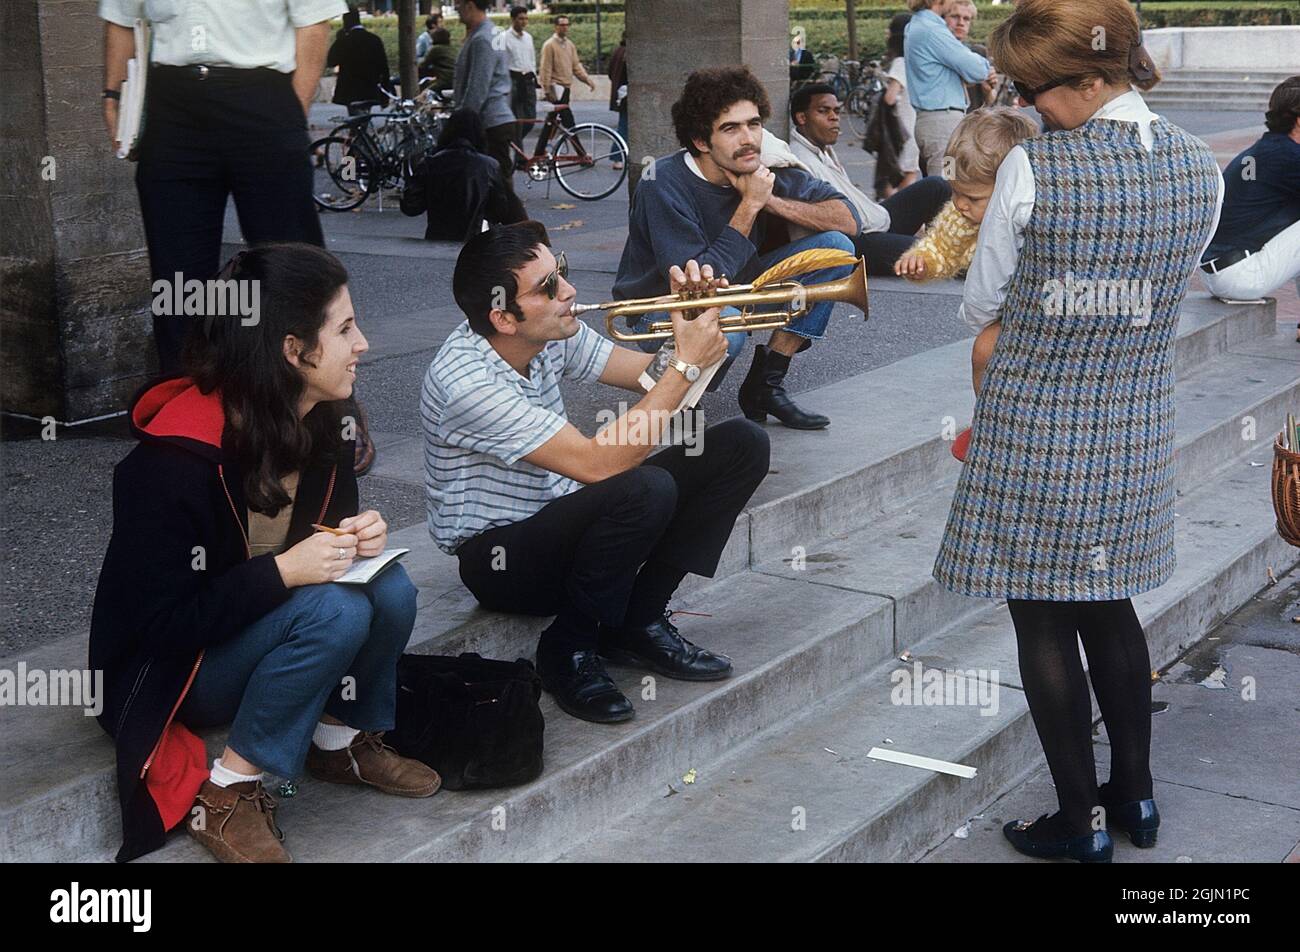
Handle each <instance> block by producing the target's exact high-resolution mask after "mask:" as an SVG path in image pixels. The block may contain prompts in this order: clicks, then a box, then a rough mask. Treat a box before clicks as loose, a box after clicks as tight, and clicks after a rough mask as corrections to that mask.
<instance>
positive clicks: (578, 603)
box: [420, 221, 768, 723]
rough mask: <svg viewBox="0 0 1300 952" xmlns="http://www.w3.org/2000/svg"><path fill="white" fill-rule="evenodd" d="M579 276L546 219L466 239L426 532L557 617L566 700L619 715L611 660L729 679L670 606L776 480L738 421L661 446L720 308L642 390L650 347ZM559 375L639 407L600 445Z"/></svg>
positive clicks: (678, 331)
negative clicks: (601, 310) (607, 389)
mask: <svg viewBox="0 0 1300 952" xmlns="http://www.w3.org/2000/svg"><path fill="white" fill-rule="evenodd" d="M567 273H568V263H567V261H566V259H565V256H564V254H563V253H561V254H560V255H558V257H557V256H556V255H553V254H552V253H551V249H550V247H549V243H548V239H547V236H546V229H545V228H544V227H543V226H542V225H541V224H540V223H539V222H535V221H526V222H520V223H518V224H515V225H503V226H500V227H497V228H492V229H490V230H488V231H485V232H481V233H480V234H477V235H475V236H473V237H472V238H470V240H469V241H467V242H466V243H465V247H464V248H463V249H461V253H460V257H459V258H458V259H457V261H456V270H455V273H454V276H453V278H452V292H453V294H454V295H455V297H456V303H457V304H458V305H459V306H460V309H461V310H462V311H464V312H465V315H466V320H465V321H464V322H462V323H461V324H460V326H459V327H457V328H456V329H455V330H453V331H452V332H451V334H450V335H449V336H448V337H447V340H446V342H445V343H444V344H443V345H442V347H441V348H439V350H438V353H437V355H436V356H435V357H434V359H433V362H432V363H431V364H430V365H429V371H428V373H427V374H426V375H425V378H424V386H423V389H422V392H421V396H420V416H421V420H422V423H423V429H424V438H425V453H424V459H425V493H426V499H427V505H428V512H429V531H430V533H431V534H432V535H433V539H434V541H435V542H436V543H437V545H438V547H439V548H440V549H442V550H443V551H444V552H448V553H452V554H454V555H456V557H457V558H458V560H459V562H460V577H461V579H462V580H463V581H464V583H465V585H466V587H468V588H469V590H470V591H471V592H472V593H473V594H474V597H475V598H477V599H478V601H479V603H480V604H482V605H483V606H484V607H485V608H489V609H494V610H497V611H505V612H518V613H525V614H531V615H554V616H555V620H554V621H553V622H551V624H550V625H549V626H548V627H547V628H546V630H545V631H543V632H542V634H541V638H540V640H539V641H538V645H537V670H538V673H539V674H540V675H541V678H542V684H543V686H544V687H545V688H546V690H548V691H550V692H551V693H552V694H553V695H554V696H555V701H556V703H557V704H558V705H559V706H560V708H561V709H562V710H564V711H567V712H568V713H569V714H572V715H573V716H574V717H578V718H582V719H583V720H588V721H596V722H602V723H608V722H614V721H625V720H627V719H628V718H630V717H632V716H633V715H634V710H633V708H632V705H631V703H630V702H629V701H628V699H627V698H626V697H625V696H624V695H623V693H622V692H621V691H620V690H619V689H618V687H617V686H616V685H615V683H614V682H613V681H612V680H611V679H610V677H609V675H608V674H607V673H606V672H605V668H604V666H603V664H602V662H601V660H600V656H604V657H607V658H611V659H613V660H616V661H619V662H622V663H628V664H633V665H636V666H639V667H646V668H649V669H651V670H652V671H655V672H657V673H659V674H662V675H664V676H665V677H670V678H679V679H683V680H688V681H711V680H716V679H718V678H725V677H727V676H728V675H729V674H730V673H731V662H730V661H729V660H728V659H727V658H726V657H723V656H721V655H717V654H714V653H712V652H710V651H706V650H705V649H703V648H699V647H697V646H695V645H693V644H691V643H690V642H689V641H687V640H686V639H685V638H683V637H681V635H680V633H679V632H678V630H677V628H676V627H675V626H674V625H673V624H672V622H671V621H670V618H669V614H668V612H667V605H668V600H669V599H670V598H671V597H672V595H673V593H674V592H675V591H676V589H677V586H678V585H679V584H680V583H681V581H682V579H683V578H684V577H685V576H686V575H687V574H688V573H692V572H693V573H695V574H696V575H703V576H706V577H711V576H712V575H713V573H714V572H715V571H716V569H717V566H718V559H719V557H720V556H721V554H722V549H723V546H725V545H726V543H727V539H728V538H729V537H730V535H731V531H732V527H733V525H734V524H735V521H736V517H737V516H738V515H739V514H740V512H741V510H742V509H743V508H744V506H745V504H746V503H747V502H748V501H749V497H750V496H751V495H752V494H753V492H754V489H755V488H756V487H757V486H758V484H759V483H760V482H761V481H762V480H763V478H764V477H765V476H766V475H767V467H768V439H767V434H766V433H765V432H764V431H763V429H762V428H761V427H759V426H757V425H755V424H754V423H751V422H749V421H748V420H744V419H732V420H727V421H725V422H723V423H719V424H717V425H716V426H711V427H709V428H708V429H706V430H705V431H704V432H703V433H698V434H695V438H694V439H693V440H688V441H684V442H683V443H682V444H679V445H674V446H669V447H667V448H665V449H662V450H660V451H659V452H657V453H653V455H652V451H653V450H654V449H655V447H656V445H658V444H659V443H660V440H661V434H662V432H663V430H664V425H665V423H666V422H667V419H668V418H669V417H670V415H672V414H673V411H674V410H675V409H676V408H677V406H678V404H679V403H680V402H681V401H682V399H683V398H684V397H685V396H686V394H687V390H688V388H689V387H690V385H691V382H692V381H693V380H696V379H698V377H699V375H700V371H701V368H703V367H706V366H708V365H710V364H712V363H714V362H716V361H718V360H720V359H721V358H722V355H723V354H724V353H725V352H726V347H727V344H726V340H725V338H724V337H723V335H722V332H721V331H720V330H719V327H718V309H717V308H711V309H709V310H705V311H702V312H699V316H698V317H696V318H695V319H694V320H687V319H685V317H684V316H683V315H682V314H681V313H680V312H673V313H672V324H673V333H674V338H675V340H676V342H677V361H676V362H675V363H674V364H673V365H672V366H671V367H670V368H669V369H668V370H667V371H666V372H665V373H664V375H663V377H662V378H661V379H660V380H659V381H658V382H657V383H656V384H655V385H654V386H653V387H652V388H651V389H650V391H649V392H648V393H647V392H645V391H644V390H643V389H642V387H641V385H640V384H639V382H638V380H639V378H640V376H641V374H642V372H643V371H644V370H645V369H646V367H647V365H648V364H649V363H650V360H651V359H652V358H651V356H649V355H647V354H644V353H641V352H639V351H636V350H632V349H630V348H626V347H618V346H615V345H614V344H613V342H611V341H609V340H607V339H606V338H604V337H602V336H601V335H600V334H599V333H597V332H596V331H595V330H593V329H592V328H591V327H589V326H588V325H586V324H584V323H583V322H582V321H581V320H579V319H578V317H577V316H576V315H575V314H573V312H572V307H573V303H574V300H575V298H576V295H577V292H576V291H575V290H574V287H573V285H571V284H570V283H569V282H568V281H567V280H566V279H565V275H566V274H567ZM669 277H670V280H671V281H672V287H673V289H674V291H682V292H685V291H691V292H695V291H699V292H704V293H707V292H708V291H710V290H712V289H713V288H715V287H717V286H718V285H719V283H721V282H720V279H718V280H715V278H714V274H713V269H712V268H711V267H710V266H709V265H707V264H706V265H703V266H700V265H697V264H696V262H694V261H689V262H687V263H686V266H685V269H684V270H683V269H682V268H680V267H678V266H676V265H674V266H673V267H672V268H671V269H669ZM562 377H563V378H565V379H568V380H571V381H573V382H575V383H582V382H586V383H590V382H594V381H597V380H599V381H600V382H601V383H604V384H610V385H612V386H616V387H621V388H623V389H624V390H630V391H632V392H634V393H636V394H637V395H638V402H637V403H636V405H635V406H633V407H632V408H631V409H630V410H629V409H625V410H624V412H623V413H622V414H621V415H620V416H619V417H618V418H617V419H615V420H613V421H612V422H610V423H608V425H606V426H605V427H604V428H602V429H601V430H600V431H599V432H598V433H597V434H596V435H595V436H594V437H591V438H588V437H585V436H583V435H582V433H581V432H579V431H578V429H577V428H576V427H574V426H573V424H572V423H570V422H569V421H568V420H567V418H566V416H565V411H564V401H563V399H562V397H561V395H560V387H559V383H560V379H561V378H562ZM610 415H611V416H612V415H613V414H610Z"/></svg>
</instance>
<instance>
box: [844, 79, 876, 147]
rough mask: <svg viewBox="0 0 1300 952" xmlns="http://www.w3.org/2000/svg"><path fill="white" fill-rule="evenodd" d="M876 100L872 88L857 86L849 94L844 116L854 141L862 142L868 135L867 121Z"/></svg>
mask: <svg viewBox="0 0 1300 952" xmlns="http://www.w3.org/2000/svg"><path fill="white" fill-rule="evenodd" d="M875 98H876V97H875V95H874V94H873V92H872V89H871V87H870V86H867V85H862V86H857V87H855V88H854V90H853V92H851V93H849V99H848V102H846V103H845V104H844V110H843V116H844V121H845V123H846V124H847V125H848V128H849V132H851V133H853V138H854V139H857V140H859V141H861V139H862V137H863V136H865V135H866V134H867V119H868V118H870V116H871V104H872V102H873V101H874V100H875Z"/></svg>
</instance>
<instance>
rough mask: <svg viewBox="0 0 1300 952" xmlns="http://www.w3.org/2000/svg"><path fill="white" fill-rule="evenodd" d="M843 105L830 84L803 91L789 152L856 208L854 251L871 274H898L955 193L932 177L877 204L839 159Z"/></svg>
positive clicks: (796, 100)
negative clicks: (837, 145)
mask: <svg viewBox="0 0 1300 952" xmlns="http://www.w3.org/2000/svg"><path fill="white" fill-rule="evenodd" d="M840 108H841V106H840V100H839V97H838V96H836V95H835V90H834V89H832V88H831V87H830V86H829V85H827V84H826V83H813V84H811V85H808V86H803V87H801V88H799V89H797V90H795V93H794V95H793V96H791V97H790V116H791V118H792V119H793V120H794V128H793V129H792V130H791V131H790V150H791V151H792V152H793V153H794V154H795V157H796V158H798V159H799V161H800V162H802V163H803V165H804V166H805V167H806V168H807V170H808V172H809V173H810V174H811V175H812V176H813V177H814V178H818V179H821V180H822V181H823V182H826V183H828V184H830V185H832V186H834V188H835V190H836V191H838V192H839V193H840V194H841V195H843V196H844V197H845V198H847V199H848V200H849V201H851V202H852V203H853V206H854V207H855V208H856V209H857V210H858V217H859V218H861V219H862V230H861V231H860V232H858V234H856V235H854V236H853V248H854V250H855V251H856V253H857V254H859V255H864V256H865V257H866V259H867V273H868V274H872V275H876V274H893V271H894V262H896V261H897V260H898V259H899V258H900V257H901V256H902V254H903V252H905V251H907V249H908V248H910V247H911V246H912V242H913V240H914V239H915V237H916V233H917V231H918V230H920V228H921V226H922V225H924V224H925V223H926V222H928V221H930V220H932V219H933V218H934V217H935V216H936V215H938V214H939V210H940V209H941V208H943V204H944V202H946V201H948V198H949V197H950V196H951V194H952V190H951V189H950V188H949V187H948V183H947V182H946V181H944V179H943V177H942V176H939V175H929V176H926V177H925V178H923V179H921V180H920V181H919V182H913V183H912V184H911V185H909V186H907V188H903V189H899V190H898V191H897V192H895V193H894V194H893V195H891V196H889V197H888V198H887V199H885V200H884V201H883V202H875V201H872V199H870V198H868V197H867V194H866V192H864V191H862V189H860V188H858V187H857V186H856V185H855V184H853V181H852V180H851V179H850V178H849V173H848V172H847V171H845V169H844V166H843V165H842V164H841V163H840V160H839V157H838V156H837V155H836V154H835V148H834V146H835V143H836V142H838V141H839V138H840Z"/></svg>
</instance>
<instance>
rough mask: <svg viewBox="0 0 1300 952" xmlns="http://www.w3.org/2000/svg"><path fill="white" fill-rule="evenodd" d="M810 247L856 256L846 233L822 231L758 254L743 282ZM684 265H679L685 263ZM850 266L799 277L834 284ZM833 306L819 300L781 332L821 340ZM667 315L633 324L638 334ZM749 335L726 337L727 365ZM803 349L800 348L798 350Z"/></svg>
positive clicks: (654, 344)
mask: <svg viewBox="0 0 1300 952" xmlns="http://www.w3.org/2000/svg"><path fill="white" fill-rule="evenodd" d="M811 248H834V249H836V250H839V251H847V252H848V253H849V254H855V253H856V252H854V249H853V242H852V240H851V239H850V238H849V237H848V236H847V235H845V234H843V233H841V232H838V231H823V232H819V233H818V234H815V235H809V236H808V237H807V238H800V239H799V240H798V241H792V242H790V243H789V244H787V245H782V246H781V247H780V248H776V249H774V250H772V251H769V252H768V253H767V254H765V255H760V256H759V257H758V259H757V265H753V264H751V265H750V266H749V267H748V268H747V269H746V274H745V276H744V281H749V280H752V279H753V278H756V277H758V275H759V274H760V273H761V272H763V271H766V270H767V269H768V268H770V267H771V266H772V265H774V264H776V263H777V262H778V261H784V260H785V259H786V258H788V257H790V256H791V255H794V254H798V253H799V252H801V251H808V250H809V249H811ZM685 263H686V262H684V261H683V262H682V264H685ZM853 267H854V266H853V265H847V264H846V265H840V266H838V267H835V268H822V269H821V270H820V271H813V272H810V273H809V274H805V275H802V276H800V277H799V279H798V280H799V282H800V283H801V284H805V285H809V284H820V283H821V282H823V281H835V280H838V279H839V278H846V277H848V276H849V275H850V274H852V273H853ZM732 283H733V284H741V283H744V282H743V281H739V280H736V279H733V280H732ZM834 307H835V302H834V301H821V302H820V303H817V304H814V305H813V306H812V307H811V308H809V309H808V312H807V313H806V314H804V315H802V316H801V317H797V318H795V319H794V320H793V321H791V322H790V323H789V324H787V325H786V326H785V327H784V328H783V329H784V330H787V331H789V332H790V333H791V334H797V335H799V336H800V337H803V338H806V339H808V340H810V341H811V340H821V339H822V338H823V337H825V336H826V325H827V324H829V323H830V320H831V311H832V309H833V308H834ZM760 310H761V311H764V312H768V311H779V310H782V308H781V307H780V306H773V307H769V308H761V309H760ZM722 313H723V314H729V313H730V314H736V313H738V312H737V311H736V309H735V308H723V311H722ZM666 320H668V313H667V312H666V311H657V312H655V313H653V314H644V315H642V317H641V319H640V320H639V321H637V323H636V324H635V325H634V329H635V330H638V331H644V330H647V329H648V328H649V327H650V323H651V321H666ZM747 336H748V335H747V334H746V333H745V332H743V331H737V332H735V333H732V334H728V335H727V359H728V364H730V362H731V361H732V360H735V358H736V357H737V356H739V354H740V352H741V350H743V349H744V347H745V338H746V337H747ZM638 343H639V346H640V347H641V349H642V350H644V351H646V352H647V353H650V352H653V351H656V350H658V349H659V347H660V345H661V344H662V341H653V340H646V341H640V342H638ZM801 349H802V348H801Z"/></svg>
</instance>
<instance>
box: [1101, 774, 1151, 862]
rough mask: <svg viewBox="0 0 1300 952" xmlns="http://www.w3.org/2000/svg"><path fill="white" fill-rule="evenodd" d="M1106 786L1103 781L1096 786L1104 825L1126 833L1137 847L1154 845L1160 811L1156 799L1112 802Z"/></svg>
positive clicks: (1142, 847) (1143, 847) (1146, 847)
mask: <svg viewBox="0 0 1300 952" xmlns="http://www.w3.org/2000/svg"><path fill="white" fill-rule="evenodd" d="M1107 786H1108V785H1107V784H1104V783H1103V784H1102V785H1101V786H1100V787H1098V788H1097V802H1098V803H1100V804H1101V806H1102V809H1104V810H1105V811H1106V825H1107V826H1113V827H1114V828H1115V829H1117V830H1121V831H1123V832H1125V833H1127V834H1128V838H1129V839H1130V840H1131V841H1132V842H1133V845H1134V846H1136V847H1138V849H1144V850H1145V849H1150V848H1151V847H1153V846H1155V845H1156V836H1157V835H1158V833H1159V830H1160V811H1159V810H1157V809H1156V801H1155V800H1154V799H1146V800H1130V801H1128V802H1127V803H1112V802H1111V799H1110V796H1109V791H1108V790H1107Z"/></svg>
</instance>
